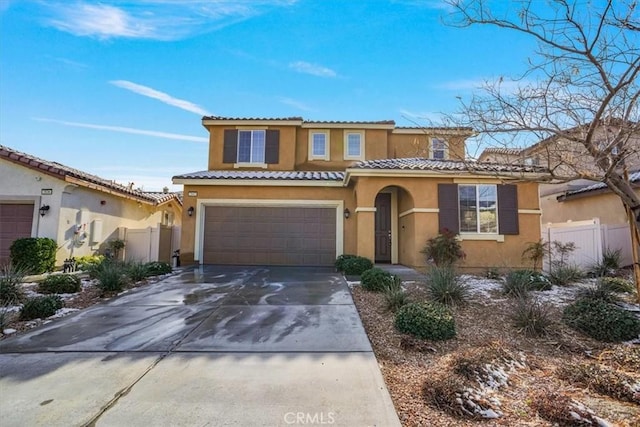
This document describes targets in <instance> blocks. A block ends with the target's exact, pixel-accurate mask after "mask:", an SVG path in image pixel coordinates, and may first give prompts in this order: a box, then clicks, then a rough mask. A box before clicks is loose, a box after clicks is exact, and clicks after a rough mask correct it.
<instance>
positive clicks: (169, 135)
mask: <svg viewBox="0 0 640 427" xmlns="http://www.w3.org/2000/svg"><path fill="white" fill-rule="evenodd" d="M33 120H37V121H39V122H47V123H56V124H59V125H64V126H72V127H78V128H85V129H95V130H106V131H110V132H121V133H130V134H134V135H145V136H153V137H156V138H164V139H174V140H179V141H190V142H209V138H205V137H202V136H191V135H182V134H178V133H168V132H159V131H155V130H147V129H136V128H129V127H123V126H108V125H96V124H92V123H78V122H68V121H65V120H57V119H48V118H43V117H33Z"/></svg>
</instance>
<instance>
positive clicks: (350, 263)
mask: <svg viewBox="0 0 640 427" xmlns="http://www.w3.org/2000/svg"><path fill="white" fill-rule="evenodd" d="M372 268H373V262H371V260H370V259H368V258H365V257H361V256H356V257H353V258H347V259H345V260H344V261H343V262H342V270H341V271H342V272H343V273H344V274H346V275H347V276H359V275H361V274H362V273H364V272H365V271H367V270H371V269H372Z"/></svg>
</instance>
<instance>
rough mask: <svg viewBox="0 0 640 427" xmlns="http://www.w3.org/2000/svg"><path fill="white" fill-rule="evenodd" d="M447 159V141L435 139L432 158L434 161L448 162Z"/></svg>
mask: <svg viewBox="0 0 640 427" xmlns="http://www.w3.org/2000/svg"><path fill="white" fill-rule="evenodd" d="M447 157H448V156H447V141H445V140H444V139H439V138H433V139H432V140H431V158H432V159H434V160H446V159H447Z"/></svg>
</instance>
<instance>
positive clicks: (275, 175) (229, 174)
mask: <svg viewBox="0 0 640 427" xmlns="http://www.w3.org/2000/svg"><path fill="white" fill-rule="evenodd" d="M173 179H229V180H232V179H248V180H255V179H267V180H296V181H299V180H303V181H342V180H343V179H344V172H325V171H226V170H213V171H200V172H192V173H186V174H182V175H177V176H174V177H173Z"/></svg>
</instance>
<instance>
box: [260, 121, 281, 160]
mask: <svg viewBox="0 0 640 427" xmlns="http://www.w3.org/2000/svg"><path fill="white" fill-rule="evenodd" d="M279 155H280V131H279V130H269V129H268V130H267V138H266V143H265V146H264V162H265V163H268V164H274V163H278V161H279V159H278V157H279Z"/></svg>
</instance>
